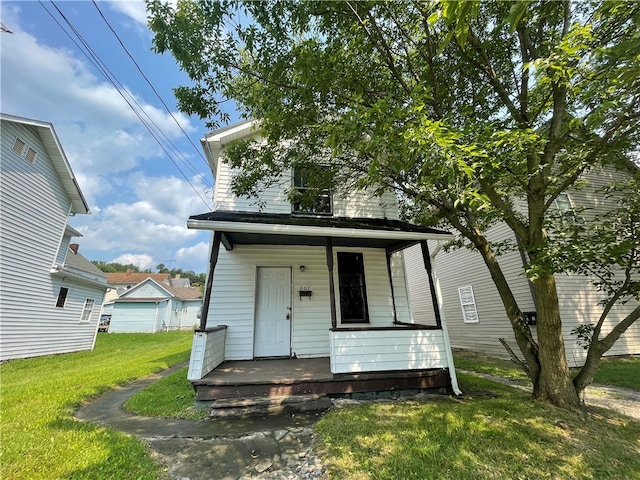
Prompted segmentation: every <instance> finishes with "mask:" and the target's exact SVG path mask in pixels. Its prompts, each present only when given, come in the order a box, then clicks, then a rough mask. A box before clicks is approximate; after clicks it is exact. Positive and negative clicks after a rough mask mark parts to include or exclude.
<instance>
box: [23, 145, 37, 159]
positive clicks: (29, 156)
mask: <svg viewBox="0 0 640 480" xmlns="http://www.w3.org/2000/svg"><path fill="white" fill-rule="evenodd" d="M37 154H38V152H36V151H35V150H34V149H33V148H31V147H29V148H28V149H27V154H26V155H25V156H24V158H25V160H26V161H27V162H29V163H33V162H35V160H36V155H37Z"/></svg>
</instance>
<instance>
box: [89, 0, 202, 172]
mask: <svg viewBox="0 0 640 480" xmlns="http://www.w3.org/2000/svg"><path fill="white" fill-rule="evenodd" d="M92 3H93V5H94V6H95V7H96V10H97V11H98V13H99V14H100V16H101V17H102V20H104V23H106V25H107V27H109V30H111V32H112V33H113V35H114V36H115V37H116V39H117V40H118V43H120V46H121V47H122V49H123V50H124V51H125V53H126V54H127V55H128V56H129V58H130V59H131V61H132V62H133V64H134V65H135V66H136V68H137V69H138V72H140V75H142V78H144V79H145V81H146V82H147V84H148V85H149V87H151V90H153V93H155V95H156V97H158V100H160V102H161V103H162V105H163V106H164V108H165V110H166V111H167V113H168V114H169V115H171V118H173V121H174V122H175V123H176V125H177V126H178V128H179V129H180V130H181V131H182V133H183V134H184V136H185V137H186V138H187V140H188V141H189V143H191V145H192V146H193V148H194V149H195V150H196V152H197V153H198V155H199V156H200V158H201V159H202V160H203V161H204V162H205V165H206V166H207V168H209V164H208V162H207V160H206V158H204V155H203V154H202V152H201V150H200V148H198V147H197V146H196V145H195V144H194V143H193V141H192V140H191V138H189V135H187V132H185V131H184V129H183V128H182V125H180V122H178V120H177V119H176V117H175V116H174V115H173V113H172V112H171V109H170V108H169V107H168V106H167V104H166V103H165V101H164V100H163V99H162V97H161V96H160V94H159V93H158V91H157V90H156V88H155V87H154V86H153V84H152V83H151V81H150V80H149V79H148V78H147V76H146V75H145V74H144V72H143V71H142V69H141V68H140V65H139V64H138V62H136V60H135V58H133V55H131V53H130V52H129V50H128V49H127V47H126V46H125V44H124V42H123V41H122V39H121V38H120V36H119V35H118V34H117V33H116V31H115V30H114V29H113V27H112V26H111V24H110V23H109V21H108V20H107V19H106V17H105V16H104V14H103V13H102V10H100V7H98V4H97V3H96V1H95V0H92ZM185 161H186V160H185Z"/></svg>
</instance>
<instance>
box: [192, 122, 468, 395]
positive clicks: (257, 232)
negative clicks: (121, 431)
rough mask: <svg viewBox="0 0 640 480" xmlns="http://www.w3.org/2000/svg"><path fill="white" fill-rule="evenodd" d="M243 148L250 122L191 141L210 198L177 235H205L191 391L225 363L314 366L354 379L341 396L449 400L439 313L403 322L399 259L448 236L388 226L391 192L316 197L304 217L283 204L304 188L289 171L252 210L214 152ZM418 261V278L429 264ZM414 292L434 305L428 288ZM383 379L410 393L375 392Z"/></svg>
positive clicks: (449, 373)
mask: <svg viewBox="0 0 640 480" xmlns="http://www.w3.org/2000/svg"><path fill="white" fill-rule="evenodd" d="M249 138H256V139H258V140H259V139H260V129H259V128H258V126H257V124H256V122H251V121H247V122H243V123H240V124H238V125H234V126H230V127H227V128H224V129H222V130H219V131H216V132H214V133H211V134H209V135H207V136H206V137H205V138H204V139H203V140H202V144H203V148H204V151H205V153H206V156H207V159H208V161H209V164H210V167H211V169H212V172H213V175H214V178H215V191H214V197H213V201H214V207H213V211H212V212H208V213H204V214H201V215H194V216H192V217H190V218H189V220H188V227H189V228H192V229H201V230H210V231H212V242H211V250H210V262H209V273H208V279H207V286H206V289H205V298H204V306H203V312H202V316H201V319H200V327H199V329H198V330H197V331H196V332H195V337H194V344H193V350H192V355H191V363H190V368H189V379H190V380H191V381H192V382H193V383H194V385H195V386H196V390H198V387H199V386H202V387H203V388H202V391H199V393H198V398H199V399H201V400H206V399H207V398H205V397H206V394H205V393H203V392H204V390H206V385H207V384H209V385H210V384H211V383H212V382H213V380H211V381H209V380H210V379H212V378H213V377H215V376H216V373H217V372H220V371H222V370H224V367H225V365H226V364H228V363H229V362H233V361H248V360H254V361H255V360H262V359H296V361H297V362H299V363H298V364H299V365H305V364H304V362H302V361H303V360H304V359H318V362H326V363H325V364H324V365H326V372H325V373H326V375H325V376H324V377H323V378H324V380H326V381H327V382H331V381H335V380H337V379H338V378H340V379H341V380H345V379H349V378H351V379H354V380H358V382H355V383H357V385H358V387H354V385H355V383H351V384H349V385H347V386H345V387H344V389H346V390H347V391H355V389H356V388H362V389H364V390H367V389H368V390H373V389H380V388H402V385H404V386H406V387H409V386H414V387H415V386H427V387H428V386H446V387H448V388H449V389H450V390H453V391H455V392H458V387H457V381H456V377H455V372H454V368H453V362H452V358H451V350H450V346H449V342H448V337H447V331H446V325H445V323H444V322H442V319H441V316H440V315H439V312H440V311H441V308H442V305H441V304H438V303H437V302H436V301H435V300H434V302H433V304H432V307H433V308H434V312H435V313H434V320H433V321H432V322H430V323H429V324H419V323H416V322H415V321H414V319H413V318H412V314H411V309H410V301H409V298H408V293H407V287H406V279H405V270H404V262H403V258H402V252H403V250H404V249H405V248H407V247H410V246H412V245H422V246H423V247H424V248H427V243H426V242H427V240H438V239H440V240H447V239H450V238H452V236H451V235H450V234H449V233H448V232H444V231H439V230H434V229H430V228H424V227H421V226H417V225H412V224H409V223H406V222H403V221H400V220H399V219H398V212H397V207H396V202H395V198H394V196H393V194H392V193H390V194H388V195H385V196H384V197H383V198H381V197H375V196H371V195H368V194H367V193H365V192H353V193H350V194H348V195H347V196H339V195H332V194H331V192H325V194H324V195H323V196H322V198H319V201H318V202H316V204H315V208H314V211H313V213H311V212H309V211H305V210H304V209H303V208H302V207H301V206H299V205H296V204H292V203H291V202H290V201H289V200H288V195H287V191H288V190H289V189H291V188H292V187H293V188H298V189H304V188H305V182H304V175H303V174H300V172H290V174H289V175H283V176H282V178H281V181H280V183H279V184H278V185H273V186H270V187H268V188H267V190H266V191H264V192H263V193H262V197H261V198H260V201H259V204H258V203H257V202H255V201H252V200H249V199H246V198H239V197H237V196H235V195H234V194H233V192H232V188H231V182H232V179H233V177H234V171H233V170H232V169H231V167H230V166H229V165H228V164H227V163H226V162H225V161H224V152H225V147H226V146H227V145H228V144H229V142H232V141H233V140H236V139H249ZM424 260H425V262H424V263H423V264H422V266H423V268H425V270H426V271H427V272H428V271H429V270H430V268H431V266H430V264H429V256H428V255H426V256H425V257H424ZM427 276H428V277H431V275H430V273H427ZM425 288H426V289H429V290H431V291H433V294H434V295H433V297H434V298H436V297H437V292H436V286H435V285H434V284H433V282H432V283H431V284H426V285H425ZM253 363H254V364H256V363H257V362H253ZM280 365H281V366H282V368H284V366H285V363H281V364H280ZM316 365H317V363H316ZM216 367H217V368H216ZM309 368H311V367H309ZM304 369H305V367H304V366H303V367H302V368H301V370H304ZM389 377H394V378H396V379H397V378H398V377H402V378H405V379H406V378H410V377H411V378H413V379H414V382H413V383H412V382H411V381H407V382H405V383H402V382H399V383H398V382H396V383H385V382H384V381H382V379H383V378H386V379H388V378H389ZM367 379H369V380H370V379H374V380H377V381H378V383H375V381H374V382H372V383H370V384H367V382H365V380H367ZM425 379H429V380H425ZM345 385H346V384H345ZM325 388H326V385H325ZM349 389H351V390H349ZM308 390H310V389H308ZM278 391H282V390H278ZM324 391H325V392H326V391H328V390H326V389H325V390H324ZM211 395H213V396H214V397H215V393H212V394H211ZM208 399H211V398H208Z"/></svg>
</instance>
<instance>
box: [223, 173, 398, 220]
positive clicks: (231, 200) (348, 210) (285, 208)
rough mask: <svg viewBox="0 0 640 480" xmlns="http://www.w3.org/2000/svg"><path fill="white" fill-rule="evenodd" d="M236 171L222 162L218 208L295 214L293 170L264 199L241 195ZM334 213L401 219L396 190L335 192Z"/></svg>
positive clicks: (263, 193) (265, 191)
mask: <svg viewBox="0 0 640 480" xmlns="http://www.w3.org/2000/svg"><path fill="white" fill-rule="evenodd" d="M233 175H234V172H233V171H232V169H231V168H230V167H229V166H228V165H227V164H226V163H224V162H223V161H219V162H218V170H217V173H216V187H215V192H214V210H216V211H234V212H252V213H258V212H262V213H291V211H292V207H291V203H290V202H289V200H288V198H287V193H286V192H287V190H288V189H289V188H291V175H290V173H286V174H283V175H282V177H281V178H280V179H279V181H278V182H277V183H276V184H275V185H272V186H270V187H269V188H267V189H265V190H264V191H263V192H262V193H261V194H260V198H244V197H237V196H235V195H234V194H233V192H232V190H231V183H232V180H233ZM332 202H333V206H332V212H333V215H334V216H336V217H366V218H389V219H397V218H398V208H397V203H396V199H395V196H394V195H393V193H385V194H384V195H382V197H376V196H373V195H371V194H369V193H367V192H364V191H355V192H351V193H349V194H338V193H335V194H333V195H332Z"/></svg>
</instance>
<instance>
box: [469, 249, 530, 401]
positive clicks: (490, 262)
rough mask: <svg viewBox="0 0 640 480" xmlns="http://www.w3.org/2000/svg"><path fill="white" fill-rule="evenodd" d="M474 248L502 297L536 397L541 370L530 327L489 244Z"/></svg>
mask: <svg viewBox="0 0 640 480" xmlns="http://www.w3.org/2000/svg"><path fill="white" fill-rule="evenodd" d="M476 248H477V249H478V250H479V251H480V254H481V255H482V258H483V260H484V263H485V265H486V266H487V268H488V269H489V272H490V274H491V278H492V279H493V282H494V283H495V285H496V287H497V289H498V293H499V294H500V298H501V299H502V304H503V305H504V309H505V311H506V312H507V317H508V318H509V321H510V322H511V327H512V328H513V333H514V336H515V339H516V343H517V344H518V347H519V348H520V352H522V355H523V356H524V360H525V363H526V364H527V369H528V372H527V374H528V376H529V378H530V379H531V383H532V385H533V395H534V397H536V398H538V397H539V396H540V372H541V368H540V361H539V359H538V345H537V344H536V341H535V339H534V338H533V335H532V334H531V329H530V328H529V325H528V324H527V322H526V320H525V318H524V315H523V314H522V312H521V311H520V307H518V302H517V301H516V299H515V297H514V296H513V292H512V291H511V288H510V287H509V284H508V282H507V279H506V278H505V276H504V274H503V272H502V269H501V268H500V265H499V263H498V260H497V258H496V256H495V253H494V252H493V250H492V249H491V247H490V245H488V243H486V242H478V243H477V244H476Z"/></svg>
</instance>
